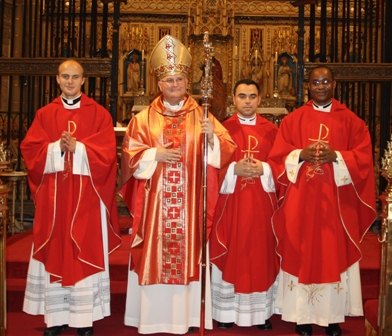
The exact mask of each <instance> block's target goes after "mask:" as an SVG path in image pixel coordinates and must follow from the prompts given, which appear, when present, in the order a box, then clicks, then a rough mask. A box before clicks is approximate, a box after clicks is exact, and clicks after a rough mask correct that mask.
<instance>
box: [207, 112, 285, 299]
mask: <svg viewBox="0 0 392 336" xmlns="http://www.w3.org/2000/svg"><path fill="white" fill-rule="evenodd" d="M223 125H224V126H225V127H226V128H227V129H228V131H229V133H230V135H231V137H232V138H233V140H234V141H235V143H236V144H237V146H238V147H237V149H236V151H235V153H234V155H233V157H232V161H235V162H237V161H239V160H240V159H243V158H244V157H253V158H255V159H258V160H260V161H264V162H266V161H267V156H268V153H269V151H270V149H271V147H272V144H273V142H274V139H275V135H276V133H277V128H276V126H275V125H274V124H272V123H271V122H269V121H267V120H266V119H265V118H263V117H261V116H259V115H257V119H256V125H241V124H240V122H239V120H238V117H237V114H235V115H233V116H232V117H231V118H230V119H228V120H226V121H225V122H224V123H223ZM221 174H222V175H223V176H224V175H225V174H226V170H224V169H222V170H221ZM276 207H277V199H276V195H275V193H273V192H271V193H267V192H265V191H264V189H263V187H262V185H261V181H260V178H244V177H240V176H238V177H237V182H236V186H235V190H234V193H233V194H227V195H225V194H221V195H220V196H219V199H218V203H217V207H216V211H215V217H214V225H213V229H212V233H211V238H210V258H211V262H212V263H214V264H215V265H216V266H217V267H218V268H219V269H220V270H221V272H222V277H223V279H224V280H225V281H226V282H229V283H231V284H233V285H234V288H235V292H236V293H253V292H263V291H266V290H268V288H270V286H271V285H272V284H273V282H274V281H275V279H276V276H277V274H278V270H279V261H278V256H277V254H276V252H275V248H276V241H275V237H274V234H273V232H272V225H271V217H272V214H273V211H274V210H276Z"/></svg>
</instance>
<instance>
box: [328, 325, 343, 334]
mask: <svg viewBox="0 0 392 336" xmlns="http://www.w3.org/2000/svg"><path fill="white" fill-rule="evenodd" d="M341 334H342V329H341V328H340V326H339V324H338V323H331V324H330V325H328V327H325V335H328V336H340V335H341Z"/></svg>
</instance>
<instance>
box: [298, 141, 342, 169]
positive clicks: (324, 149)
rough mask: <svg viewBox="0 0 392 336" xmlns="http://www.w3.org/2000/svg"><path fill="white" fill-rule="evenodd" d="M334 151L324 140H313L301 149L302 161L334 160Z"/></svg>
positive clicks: (317, 162) (323, 161)
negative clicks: (313, 141)
mask: <svg viewBox="0 0 392 336" xmlns="http://www.w3.org/2000/svg"><path fill="white" fill-rule="evenodd" d="M336 158H337V155H336V152H335V151H334V150H333V149H332V148H331V147H330V146H329V145H328V144H327V143H325V142H315V143H312V144H311V145H309V146H308V147H306V148H304V149H303V150H302V151H301V154H300V159H301V160H303V161H307V162H311V163H316V164H320V165H321V164H324V163H330V162H334V161H336Z"/></svg>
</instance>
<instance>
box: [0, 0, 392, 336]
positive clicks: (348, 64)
mask: <svg viewBox="0 0 392 336" xmlns="http://www.w3.org/2000/svg"><path fill="white" fill-rule="evenodd" d="M205 32H208V35H209V39H210V41H211V43H212V46H213V68H212V73H213V76H212V79H213V88H212V94H211V99H210V108H211V112H212V113H213V114H214V115H215V116H216V117H217V118H218V119H219V120H221V121H222V120H224V119H226V118H227V117H229V116H230V115H231V114H233V113H234V107H233V104H232V97H231V95H232V88H233V85H234V84H235V82H236V81H237V80H239V79H242V78H251V79H253V80H255V81H256V82H258V83H259V85H260V87H261V97H262V99H261V104H260V106H259V108H258V112H259V113H261V114H262V115H264V116H265V117H266V118H267V119H269V120H271V121H272V122H274V123H275V124H276V125H278V126H279V123H280V121H281V120H282V119H283V118H284V117H285V116H286V115H287V114H289V113H291V112H292V111H293V110H294V109H295V108H297V107H299V106H301V105H303V104H304V103H305V102H306V101H307V100H308V99H309V97H308V90H307V87H308V82H307V81H308V73H309V70H310V69H311V68H312V67H314V66H315V65H316V64H319V63H326V64H327V65H328V66H330V67H331V68H332V69H333V71H334V74H335V79H336V81H337V86H336V91H335V97H336V98H337V99H338V100H340V101H341V102H342V103H344V104H346V105H347V106H348V107H349V108H350V109H351V110H352V111H354V112H355V113H356V114H357V115H358V116H359V117H360V118H362V119H363V120H364V121H365V122H366V124H367V126H368V128H369V131H370V134H371V138H372V143H373V154H374V163H375V177H374V178H375V182H376V186H377V188H376V189H377V195H375V196H376V197H377V200H378V207H379V216H380V219H379V221H378V222H377V223H376V224H375V228H374V230H375V231H376V232H377V234H378V235H379V242H380V250H381V253H380V254H379V255H377V257H379V258H380V260H379V262H380V263H381V267H380V269H379V272H380V279H381V280H380V283H379V284H378V287H377V288H378V289H379V292H378V293H377V295H376V296H377V298H374V299H375V301H374V302H372V304H371V307H372V308H371V309H370V310H371V312H370V313H369V314H373V315H372V316H374V315H376V318H373V319H372V321H373V323H367V327H366V335H367V336H371V335H372V336H375V335H392V285H391V282H390V277H392V237H389V231H390V230H392V182H391V179H392V144H391V141H392V138H391V131H392V128H391V126H392V121H391V114H392V113H391V111H392V48H391V36H392V3H391V1H389V0H292V1H287V0H250V1H248V0H184V1H176V0H150V1H145V0H132V1H130V0H67V1H66V0H28V1H27V0H2V1H1V3H0V81H1V85H0V96H1V99H0V134H1V145H0V167H1V172H0V178H1V180H2V182H1V184H0V196H1V202H0V206H1V218H2V222H3V225H2V229H1V233H2V238H1V244H2V246H1V258H0V261H1V265H0V271H1V274H0V275H1V279H0V281H1V287H2V288H1V293H2V294H1V295H2V296H1V297H2V300H1V302H0V305H1V307H0V313H1V316H0V324H1V325H0V331H1V334H4V333H5V332H6V330H7V326H6V324H7V323H6V320H7V304H6V299H5V296H6V295H5V294H4V293H5V292H6V271H5V248H6V239H7V237H9V236H10V235H13V234H14V233H15V232H10V229H9V228H8V224H7V222H8V221H9V218H10V213H12V218H11V220H12V221H13V222H15V221H17V218H16V217H15V216H16V214H20V212H22V214H23V202H24V201H25V202H26V203H27V202H28V201H29V195H28V190H24V189H23V188H25V187H26V183H25V178H26V172H25V167H24V164H23V159H22V157H21V154H20V150H19V144H20V142H21V140H22V139H23V137H24V135H25V134H26V131H27V129H28V128H29V126H30V125H31V122H32V120H33V119H34V115H35V112H36V111H37V109H38V108H40V107H42V106H44V105H45V104H47V103H49V102H50V101H52V100H53V99H54V98H55V97H57V96H58V95H59V89H58V85H57V83H56V80H55V74H56V72H57V67H58V65H59V63H60V62H61V61H62V60H64V59H65V58H75V59H77V60H78V61H80V62H81V64H82V65H83V66H84V68H85V71H86V77H87V78H86V81H85V84H84V87H83V90H84V92H85V93H86V94H87V95H88V96H90V97H92V98H94V99H95V100H96V101H97V102H99V103H100V104H101V105H103V106H104V107H106V108H107V109H108V110H109V112H110V113H111V116H112V119H113V126H114V127H116V130H117V134H118V135H119V142H120V141H121V135H122V134H123V133H121V130H122V129H123V127H124V126H126V123H127V122H128V121H129V120H130V119H131V118H132V117H133V116H134V115H135V114H136V113H138V112H139V111H140V110H141V109H142V108H143V107H145V106H146V105H148V104H149V103H150V102H151V101H152V99H153V98H154V97H155V96H156V95H157V93H158V86H157V82H156V79H155V76H154V72H153V70H152V68H151V66H150V64H149V57H150V55H151V51H152V50H153V48H154V46H155V45H156V43H157V42H158V41H159V40H160V39H161V38H162V37H163V36H164V35H166V34H170V35H172V36H174V37H176V38H178V39H179V40H181V41H182V42H183V43H184V45H186V46H187V48H188V50H189V51H190V53H191V55H192V70H191V73H190V79H189V87H188V92H189V94H190V95H192V96H194V97H195V98H196V99H197V100H199V101H200V102H201V101H202V90H201V82H202V79H203V65H204V57H205V54H204V46H203V36H204V34H205ZM9 182H11V183H12V184H9ZM21 188H22V190H21ZM25 189H26V188H25ZM10 203H12V204H10ZM22 224H23V223H22ZM22 226H23V225H22ZM12 228H14V226H12ZM377 279H378V278H377ZM365 311H366V310H365ZM377 316H378V317H377ZM365 319H366V316H365ZM369 320H370V319H369Z"/></svg>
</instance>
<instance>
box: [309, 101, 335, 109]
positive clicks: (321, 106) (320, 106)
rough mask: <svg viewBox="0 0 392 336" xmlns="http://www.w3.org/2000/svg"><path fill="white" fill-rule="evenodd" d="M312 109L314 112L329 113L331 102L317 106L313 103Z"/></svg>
mask: <svg viewBox="0 0 392 336" xmlns="http://www.w3.org/2000/svg"><path fill="white" fill-rule="evenodd" d="M313 108H314V109H315V110H316V111H322V112H330V111H331V108H332V100H331V101H330V102H329V103H328V104H325V105H317V104H316V103H315V102H313Z"/></svg>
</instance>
